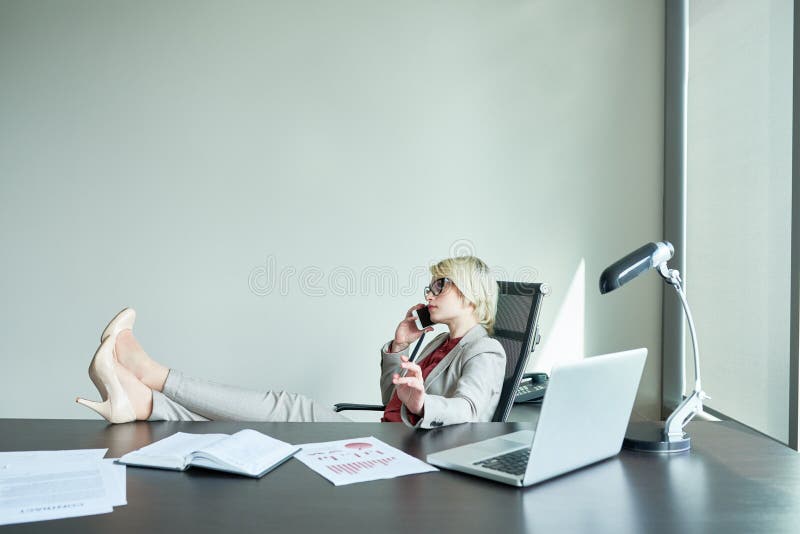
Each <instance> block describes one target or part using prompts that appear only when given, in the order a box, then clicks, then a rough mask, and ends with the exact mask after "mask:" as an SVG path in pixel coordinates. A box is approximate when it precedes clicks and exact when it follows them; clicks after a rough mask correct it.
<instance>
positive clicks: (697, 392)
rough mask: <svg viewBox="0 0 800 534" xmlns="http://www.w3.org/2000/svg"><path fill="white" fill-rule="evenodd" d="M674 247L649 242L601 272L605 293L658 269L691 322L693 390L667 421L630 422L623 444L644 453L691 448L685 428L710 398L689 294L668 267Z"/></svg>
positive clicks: (601, 288)
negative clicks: (702, 379) (705, 389)
mask: <svg viewBox="0 0 800 534" xmlns="http://www.w3.org/2000/svg"><path fill="white" fill-rule="evenodd" d="M674 253H675V249H674V248H673V246H672V244H671V243H670V242H669V241H661V242H658V243H648V244H646V245H644V246H643V247H640V248H638V249H636V250H634V251H633V252H631V253H630V254H628V255H627V256H625V257H624V258H621V259H619V260H617V261H616V262H614V263H613V264H611V265H610V266H609V267H608V268H606V270H605V271H603V273H602V274H601V275H600V293H601V294H606V293H608V292H609V291H614V290H615V289H617V288H618V287H621V286H623V285H625V284H627V283H628V282H630V281H631V280H633V279H634V278H636V277H637V276H639V275H640V274H642V273H644V272H646V271H649V270H650V269H656V271H658V274H660V275H661V277H662V278H663V279H664V282H666V283H667V284H669V285H671V286H672V287H674V288H675V291H677V292H678V297H680V299H681V304H682V305H683V311H684V313H685V314H686V319H687V320H688V322H689V331H690V332H691V334H692V349H693V351H694V377H695V378H694V390H693V391H692V393H691V395H689V396H688V397H686V398H685V399H684V400H683V402H681V403H680V404H679V405H678V407H677V408H675V411H673V412H672V413H671V414H670V416H669V417H668V418H667V420H666V422H665V423H663V424H662V423H661V422H656V421H647V422H642V423H631V424H630V425H629V426H628V431H627V432H626V434H625V440H624V441H623V442H622V445H623V447H625V448H627V449H633V450H637V451H643V452H658V453H669V452H680V451H687V450H689V448H690V447H691V440H690V438H689V436H688V435H687V434H686V433H684V431H683V427H685V426H686V424H687V423H688V422H689V421H690V420H691V419H692V418H693V417H694V416H695V415H697V414H698V413H700V412H702V411H703V400H704V399H707V398H709V397H708V396H707V395H706V394H705V393H704V392H703V390H702V388H701V386H700V354H699V352H698V349H697V335H696V334H695V330H694V321H693V320H692V312H691V311H689V304H688V303H687V302H686V294H685V293H684V291H683V287H682V286H681V275H680V273H679V272H678V271H677V270H676V269H670V268H669V267H667V260H669V259H670V258H672V255H673V254H674Z"/></svg>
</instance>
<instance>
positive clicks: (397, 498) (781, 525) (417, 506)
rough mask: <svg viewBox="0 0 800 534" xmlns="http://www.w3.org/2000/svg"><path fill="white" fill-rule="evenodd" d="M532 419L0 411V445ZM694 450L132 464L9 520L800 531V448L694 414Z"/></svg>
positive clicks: (74, 445)
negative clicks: (320, 419)
mask: <svg viewBox="0 0 800 534" xmlns="http://www.w3.org/2000/svg"><path fill="white" fill-rule="evenodd" d="M528 426H529V425H527V424H525V423H505V424H503V423H485V424H475V425H458V426H455V427H450V428H441V429H436V430H431V431H412V430H409V429H407V428H405V427H404V426H403V425H400V424H378V423H375V424H373V423H346V424H337V423H221V422H209V423H130V424H126V425H113V426H112V425H106V424H105V423H104V422H100V421H74V420H19V419H4V420H3V419H0V450H47V449H78V448H105V447H108V448H109V453H108V456H109V457H117V456H120V455H122V454H124V453H126V452H128V451H130V450H133V449H136V448H139V447H142V446H144V445H146V444H148V443H151V442H152V441H155V440H158V439H161V438H163V437H166V436H167V435H170V434H172V433H173V432H176V431H184V432H197V433H201V432H224V433H232V432H235V431H236V430H239V429H241V428H255V429H257V430H259V431H261V432H264V433H266V434H269V435H271V436H274V437H276V438H278V439H282V440H284V441H288V442H292V443H303V442H313V441H328V440H338V439H345V438H351V437H360V436H368V435H373V436H375V437H376V438H378V439H381V440H383V441H385V442H387V443H389V444H391V445H393V446H395V447H398V448H400V449H403V450H405V451H407V452H409V453H410V454H413V455H415V456H417V457H419V458H422V459H425V455H426V454H427V453H429V452H433V451H437V450H441V449H444V448H448V447H452V446H456V445H461V444H464V443H468V442H471V441H476V440H479V439H485V438H488V437H492V436H496V435H499V434H503V433H506V432H511V431H515V430H519V429H521V428H526V427H528ZM690 431H691V434H692V437H693V442H694V448H693V449H692V451H690V452H689V453H684V454H681V455H677V456H672V457H661V456H650V455H643V454H641V453H632V452H628V451H623V452H622V453H621V454H620V455H619V456H617V457H615V458H612V459H610V460H606V461H604V462H600V463H598V464H596V465H594V466H591V467H587V468H584V469H581V470H579V471H576V472H573V473H571V474H568V475H565V476H562V477H559V478H556V479H553V480H551V481H549V482H545V483H542V484H540V485H537V486H533V487H531V488H527V489H515V488H512V487H510V486H504V485H502V484H497V483H493V482H489V481H485V480H482V479H478V478H473V477H470V476H467V475H461V474H458V473H454V472H448V471H441V472H439V473H429V474H422V475H414V476H408V477H401V478H397V479H392V480H381V481H376V482H367V483H363V484H354V485H352V486H342V487H338V488H337V487H335V486H333V485H332V484H330V483H329V482H328V481H327V480H324V479H323V478H321V477H320V476H319V475H317V474H316V473H314V472H313V471H311V470H310V469H308V468H306V467H305V466H304V465H302V464H301V463H300V462H298V461H297V460H291V461H289V462H287V463H286V464H284V465H283V466H281V467H280V468H278V469H277V470H275V471H273V472H272V473H269V474H268V475H266V476H265V477H264V478H262V479H259V480H253V479H248V478H243V477H236V476H233V475H226V474H224V473H217V472H212V471H207V470H203V469H194V470H192V469H190V470H189V471H186V472H184V473H177V472H171V471H162V470H157V469H143V468H133V467H130V468H128V471H127V472H128V505H127V506H123V507H119V508H115V509H114V512H113V513H111V514H105V515H99V516H89V517H82V518H75V519H63V520H58V521H48V522H39V523H29V524H22V525H12V526H6V527H0V530H1V531H2V532H3V533H5V532H8V533H11V532H37V533H38V532H59V533H70V532H81V533H92V532H113V533H125V532H130V533H137V534H144V533H150V532H170V533H174V534H177V533H179V532H192V533H194V532H228V533H230V534H239V533H241V532H263V533H272V532H291V533H293V534H301V533H306V532H321V533H348V534H350V533H353V532H358V533H371V532H380V533H384V532H403V533H415V534H416V533H428V532H431V533H437V534H438V533H445V532H459V533H461V532H483V533H486V532H489V533H494V532H496V533H502V534H505V533H509V532H614V533H623V532H645V533H653V532H670V533H675V532H681V533H685V532H703V533H706V532H726V533H728V532H770V533H774V532H798V531H800V456H799V455H798V454H797V453H795V452H794V451H792V450H791V449H789V448H787V447H784V446H782V445H780V444H778V443H776V442H774V441H772V440H770V439H767V438H764V437H763V436H760V435H758V434H755V433H753V432H751V431H748V430H747V429H745V428H744V427H741V426H740V425H737V424H736V423H730V422H723V423H706V422H696V423H691V424H690Z"/></svg>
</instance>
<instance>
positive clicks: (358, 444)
mask: <svg viewBox="0 0 800 534" xmlns="http://www.w3.org/2000/svg"><path fill="white" fill-rule="evenodd" d="M345 448H346V449H355V450H358V451H363V450H364V449H371V448H372V444H371V443H364V442H359V441H354V442H353V443H347V444H346V445H345Z"/></svg>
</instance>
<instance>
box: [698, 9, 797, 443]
mask: <svg viewBox="0 0 800 534" xmlns="http://www.w3.org/2000/svg"><path fill="white" fill-rule="evenodd" d="M689 21H690V33H689V50H690V53H689V122H688V137H689V151H688V193H687V197H688V201H687V265H686V271H687V273H686V274H687V276H686V280H687V296H688V298H689V302H690V304H691V306H692V310H693V313H694V315H695V320H696V323H697V325H696V326H697V334H698V337H699V343H700V351H701V373H702V376H703V386H704V389H705V390H706V392H707V393H708V394H709V395H710V396H711V397H712V399H711V400H710V401H709V402H708V403H707V404H708V405H709V406H710V407H712V408H714V409H716V410H719V411H721V412H722V413H724V414H725V415H727V416H729V417H733V418H735V419H737V420H739V421H741V422H743V423H745V424H747V425H750V426H752V427H754V428H756V429H758V430H760V431H762V432H764V433H766V434H768V435H770V436H772V437H774V438H776V439H778V440H780V441H783V442H786V441H787V440H788V425H789V304H790V301H789V298H790V287H789V286H790V273H789V268H790V226H791V209H792V206H791V201H792V198H791V197H792V171H791V161H792V145H791V139H792V53H793V52H792V1H791V0H770V1H768V2H741V1H740V2H713V1H708V0H702V1H700V0H698V1H694V2H692V3H691V10H690V18H689ZM687 356H688V357H689V358H691V357H692V352H691V348H689V349H688V351H687ZM691 365H692V364H691V360H688V361H687V369H689V375H688V384H689V385H691V384H692V383H693V376H692V371H691V369H693V367H691Z"/></svg>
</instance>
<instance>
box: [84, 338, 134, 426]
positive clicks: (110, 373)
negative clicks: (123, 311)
mask: <svg viewBox="0 0 800 534" xmlns="http://www.w3.org/2000/svg"><path fill="white" fill-rule="evenodd" d="M114 340H115V337H108V338H106V340H105V341H103V342H102V343H100V346H99V347H98V348H97V352H95V354H94V358H93V359H92V365H93V366H94V368H95V372H96V377H97V379H98V380H99V382H100V383H101V384H103V385H104V386H105V389H106V391H107V394H108V398H107V399H105V400H104V401H103V402H95V401H90V400H87V399H84V398H81V397H78V398H77V399H75V402H77V403H78V404H83V405H84V406H86V407H87V408H91V409H92V410H94V411H95V412H97V413H99V414H100V415H102V416H103V417H105V418H106V420H107V421H108V422H110V423H128V422H130V421H135V420H136V413H135V412H134V411H133V406H131V401H130V399H128V395H127V394H126V393H125V390H124V389H122V384H120V382H119V378H117V374H116V373H115V372H114V366H115V365H117V363H116V362H115V361H114V350H113V349H114ZM98 389H99V388H98Z"/></svg>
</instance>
